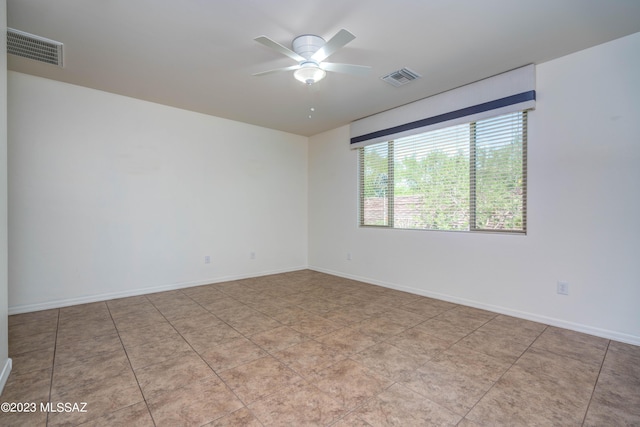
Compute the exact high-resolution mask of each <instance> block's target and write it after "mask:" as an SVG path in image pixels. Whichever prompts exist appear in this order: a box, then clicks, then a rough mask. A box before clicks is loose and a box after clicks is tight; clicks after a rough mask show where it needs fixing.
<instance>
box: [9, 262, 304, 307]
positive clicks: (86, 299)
mask: <svg viewBox="0 0 640 427" xmlns="http://www.w3.org/2000/svg"><path fill="white" fill-rule="evenodd" d="M305 269H307V267H306V266H301V267H294V268H289V269H282V270H270V271H261V272H254V273H249V274H238V275H232V276H223V277H215V278H212V279H206V280H197V281H193V282H182V283H172V284H169V285H160V286H151V287H146V288H138V289H131V290H127V291H121V292H107V293H102V294H94V295H87V296H82V297H77V298H65V299H59V300H53V301H47V302H43V303H35V304H23V305H14V306H9V315H12V314H21V313H31V312H33V311H41V310H49V309H52V308H62V307H69V306H71V305H78V304H88V303H92V302H99V301H108V300H112V299H116V298H126V297H133V296H137V295H146V294H153V293H155V292H164V291H172V290H176V289H183V288H191V287H193V286H201V285H210V284H214V283H222V282H229V281H232V280H241V279H249V278H251V277H260V276H268V275H270V274H280V273H289V272H292V271H299V270H305Z"/></svg>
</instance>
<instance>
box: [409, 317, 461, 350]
mask: <svg viewBox="0 0 640 427" xmlns="http://www.w3.org/2000/svg"><path fill="white" fill-rule="evenodd" d="M415 328H416V329H422V330H424V331H425V332H426V333H427V334H429V335H431V336H434V337H436V338H438V339H441V340H443V341H446V342H447V343H449V344H453V343H455V342H457V341H460V340H461V339H462V338H464V337H466V336H467V335H469V334H470V333H471V332H473V329H465V328H460V327H457V326H453V325H452V324H450V323H449V322H447V321H445V320H439V319H438V318H432V319H429V320H427V321H424V322H422V323H420V324H418V325H416V326H415Z"/></svg>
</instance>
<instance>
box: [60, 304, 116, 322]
mask: <svg viewBox="0 0 640 427" xmlns="http://www.w3.org/2000/svg"><path fill="white" fill-rule="evenodd" d="M108 320H111V313H110V312H109V308H108V307H107V303H106V302H92V303H89V304H81V305H73V306H70V307H63V308H61V309H60V322H59V324H58V325H59V327H65V326H67V325H69V326H72V325H73V324H74V323H76V325H75V326H78V325H77V322H83V321H85V322H86V321H108Z"/></svg>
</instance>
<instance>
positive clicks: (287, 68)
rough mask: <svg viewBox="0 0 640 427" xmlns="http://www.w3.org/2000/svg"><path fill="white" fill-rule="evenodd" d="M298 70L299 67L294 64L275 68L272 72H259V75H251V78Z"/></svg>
mask: <svg viewBox="0 0 640 427" xmlns="http://www.w3.org/2000/svg"><path fill="white" fill-rule="evenodd" d="M298 68H300V65H297V64H296V65H292V66H291V67H284V68H276V69H273V70H267V71H261V72H259V73H255V74H252V76H264V75H266V74H273V73H279V72H280V71H290V70H297V69H298Z"/></svg>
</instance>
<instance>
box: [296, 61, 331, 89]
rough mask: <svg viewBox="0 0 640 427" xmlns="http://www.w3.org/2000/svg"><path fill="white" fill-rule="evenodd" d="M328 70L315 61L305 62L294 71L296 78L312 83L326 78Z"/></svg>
mask: <svg viewBox="0 0 640 427" xmlns="http://www.w3.org/2000/svg"><path fill="white" fill-rule="evenodd" d="M326 75H327V72H326V71H324V70H323V69H322V68H320V67H319V66H318V64H316V63H315V62H304V63H302V64H301V65H300V68H298V69H297V70H296V71H294V73H293V77H295V78H296V80H298V81H300V82H302V83H306V84H308V85H312V84H314V83H317V82H319V81H320V80H322V79H324V78H325V76H326Z"/></svg>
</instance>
